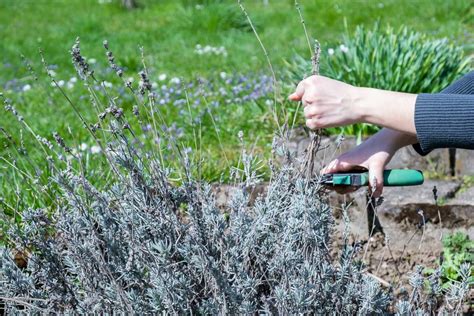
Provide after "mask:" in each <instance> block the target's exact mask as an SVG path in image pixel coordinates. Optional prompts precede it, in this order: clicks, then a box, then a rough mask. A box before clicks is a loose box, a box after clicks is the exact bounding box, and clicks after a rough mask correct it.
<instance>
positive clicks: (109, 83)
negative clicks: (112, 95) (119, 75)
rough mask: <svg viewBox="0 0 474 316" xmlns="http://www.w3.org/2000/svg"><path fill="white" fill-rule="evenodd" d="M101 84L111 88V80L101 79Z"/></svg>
mask: <svg viewBox="0 0 474 316" xmlns="http://www.w3.org/2000/svg"><path fill="white" fill-rule="evenodd" d="M102 85H103V86H104V87H105V88H112V87H113V84H112V82H108V81H102Z"/></svg>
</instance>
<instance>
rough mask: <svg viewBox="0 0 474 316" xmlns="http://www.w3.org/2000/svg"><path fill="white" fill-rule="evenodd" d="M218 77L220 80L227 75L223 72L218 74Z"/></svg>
mask: <svg viewBox="0 0 474 316" xmlns="http://www.w3.org/2000/svg"><path fill="white" fill-rule="evenodd" d="M219 76H220V77H221V78H222V79H225V78H227V74H226V73H225V72H224V71H222V72H221V73H220V74H219Z"/></svg>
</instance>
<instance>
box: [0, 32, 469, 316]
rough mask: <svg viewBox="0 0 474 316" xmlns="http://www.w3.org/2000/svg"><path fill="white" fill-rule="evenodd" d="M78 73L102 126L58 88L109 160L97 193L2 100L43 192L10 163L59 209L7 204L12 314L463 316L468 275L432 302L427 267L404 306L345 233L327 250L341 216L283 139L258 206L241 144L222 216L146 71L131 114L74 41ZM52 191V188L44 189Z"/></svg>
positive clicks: (5, 294)
mask: <svg viewBox="0 0 474 316" xmlns="http://www.w3.org/2000/svg"><path fill="white" fill-rule="evenodd" d="M104 46H105V48H106V50H107V58H108V60H109V62H110V67H111V68H112V69H113V70H114V71H115V72H116V73H117V75H118V76H119V78H122V79H123V78H124V77H123V73H122V72H121V68H120V65H117V64H116V63H115V60H114V59H113V54H112V53H110V48H109V45H108V43H104ZM72 61H73V63H74V66H75V67H76V70H77V71H78V74H79V76H80V77H81V79H82V83H83V84H84V86H85V87H86V89H87V90H88V92H89V100H88V99H86V98H84V99H83V101H81V102H84V103H87V102H90V103H92V106H93V107H94V109H95V110H96V111H97V120H96V121H95V122H88V121H86V120H85V118H84V116H83V115H82V114H81V109H82V108H83V106H84V104H77V103H75V102H73V101H72V100H71V99H70V98H68V96H67V93H66V92H65V90H63V88H61V87H60V86H59V85H57V82H56V80H55V79H54V77H50V79H51V81H52V83H53V85H55V86H56V89H58V90H59V91H60V93H62V94H63V95H64V98H65V100H66V102H68V103H69V106H70V107H71V108H72V110H73V111H75V113H76V115H77V117H78V119H79V120H81V122H83V125H84V128H86V129H87V130H88V132H89V134H90V137H91V139H92V140H93V141H94V142H95V143H96V146H98V147H99V148H101V152H100V153H101V155H103V157H104V164H103V165H102V168H106V170H107V172H108V173H109V174H110V175H109V177H108V179H109V181H108V184H107V185H106V186H102V187H98V186H95V185H94V184H93V183H92V182H91V181H89V179H88V177H87V176H86V174H87V173H86V172H85V170H84V169H85V168H86V165H85V164H84V163H83V161H82V160H81V159H80V157H78V156H77V154H75V153H74V152H73V151H72V150H71V149H70V148H71V144H68V142H67V141H66V140H65V139H64V138H63V137H62V136H61V135H60V134H59V133H54V134H53V135H52V136H51V137H49V139H48V138H46V137H43V136H40V135H37V134H36V133H35V131H34V130H33V129H31V128H30V127H29V125H28V123H27V122H26V121H25V119H24V118H23V117H22V116H21V114H20V113H19V112H18V111H17V110H16V108H15V105H14V104H13V102H12V101H10V100H8V99H4V103H5V108H6V110H7V111H9V112H10V114H11V115H13V117H15V118H16V119H17V120H18V121H19V124H20V125H21V126H22V127H23V130H24V133H28V134H30V135H31V136H32V137H33V138H34V139H36V141H37V144H38V147H39V148H40V150H42V151H43V152H44V156H45V159H46V161H47V162H48V166H49V168H50V169H51V173H52V174H53V176H52V177H50V178H49V179H48V180H47V181H48V182H47V183H41V181H38V180H37V178H36V177H35V175H34V174H32V173H31V172H30V171H27V170H24V169H23V168H22V166H23V165H24V164H27V163H28V161H27V162H24V164H23V162H21V163H20V162H10V163H11V166H12V168H15V170H17V171H18V173H19V175H21V177H22V179H24V181H25V182H27V183H28V184H29V185H30V186H31V189H32V190H34V188H36V190H37V191H36V192H37V197H38V198H43V199H45V200H49V201H50V203H49V204H46V203H43V204H42V205H47V206H44V207H35V206H34V205H31V206H30V207H25V208H24V209H22V210H21V212H20V210H15V206H14V205H7V206H5V205H3V206H2V207H7V208H8V207H9V208H12V209H13V210H15V213H16V214H17V216H21V221H20V222H19V223H14V222H13V220H10V221H11V222H12V223H11V225H9V226H8V231H6V232H5V235H6V236H8V242H7V244H6V245H3V246H2V247H1V248H0V284H1V286H0V300H1V301H2V302H3V304H4V310H5V311H6V312H7V313H19V312H25V313H34V312H42V313H90V312H106V313H113V312H126V313H173V314H179V313H198V314H256V313H259V314H260V313H262V314H295V313H315V314H333V313H336V314H356V313H357V314H361V315H365V314H382V313H384V312H387V311H389V310H390V308H392V307H393V306H396V307H395V308H396V310H397V311H398V312H399V314H401V315H405V314H407V315H408V314H413V313H421V312H422V311H426V312H428V313H433V312H434V311H436V310H438V308H439V306H440V305H441V304H442V303H443V302H446V304H444V305H442V306H443V308H444V310H445V311H447V312H451V311H454V312H458V311H459V310H460V308H461V306H462V302H463V300H464V298H465V297H466V295H467V291H468V289H469V285H470V284H471V283H472V280H471V279H469V277H468V276H469V275H470V273H469V272H467V271H469V269H470V267H469V266H468V265H464V266H462V267H461V269H462V271H460V275H461V276H462V278H461V280H460V281H456V282H453V284H452V286H451V287H450V289H449V290H441V289H440V287H439V281H438V278H439V275H437V274H433V276H431V277H430V279H429V280H428V282H429V284H430V286H429V288H428V292H427V293H428V294H426V293H425V291H423V283H424V278H423V275H422V273H421V272H420V271H421V270H420V269H418V270H417V271H416V272H415V274H414V276H413V277H412V280H411V283H412V287H413V292H412V293H411V295H410V296H408V297H406V299H403V300H402V301H400V302H398V303H397V302H395V301H394V298H393V294H392V292H391V291H387V290H386V289H384V288H382V286H381V284H380V283H379V282H378V281H377V280H376V279H374V278H373V277H372V276H371V275H369V274H367V273H365V272H364V271H365V270H364V265H363V264H362V263H361V262H360V261H356V260H355V257H356V255H357V253H358V252H359V251H360V247H359V246H358V245H351V244H350V243H349V241H348V239H349V238H348V231H347V230H346V231H345V232H344V236H343V238H344V243H343V246H342V248H341V249H340V250H339V251H337V252H335V253H336V254H334V253H333V252H332V251H331V250H332V236H333V235H334V232H335V231H334V217H333V215H332V210H331V208H330V207H329V204H328V203H327V199H326V197H325V194H324V190H323V189H322V185H321V184H320V182H319V180H318V178H317V177H316V178H314V177H308V176H307V174H305V173H302V172H301V170H300V166H301V163H300V162H298V158H297V157H294V155H293V154H292V153H291V152H290V150H289V147H288V146H287V143H286V139H287V135H288V132H287V131H285V128H284V127H282V128H281V129H280V130H281V131H283V133H279V134H278V135H277V137H276V139H275V141H274V142H273V145H272V153H273V155H274V156H275V157H277V156H280V157H283V158H282V159H279V161H280V162H281V163H279V164H277V163H276V162H275V161H276V159H272V160H270V161H269V162H268V164H269V169H270V170H271V175H270V181H269V183H268V186H267V190H266V193H265V194H262V195H260V196H258V197H257V198H256V199H252V191H253V190H254V188H255V186H256V185H257V184H258V183H259V182H260V181H261V174H260V171H259V168H261V166H262V164H264V162H262V161H260V160H259V159H258V157H255V156H254V155H252V153H251V151H250V150H248V149H247V144H246V143H245V138H244V135H243V133H239V135H237V136H238V138H239V139H240V144H241V160H240V162H239V163H238V164H237V165H235V166H233V167H232V169H231V174H232V179H233V182H234V185H235V186H236V187H237V190H236V191H235V192H234V194H233V195H232V197H231V199H230V200H229V201H227V203H226V204H225V205H224V206H223V207H218V206H217V203H216V197H215V195H214V193H213V191H212V189H211V186H210V185H209V184H208V183H205V182H204V181H202V180H200V179H199V177H196V175H197V174H199V166H200V162H199V159H196V157H193V153H192V152H189V151H187V150H185V148H183V146H182V144H180V143H179V142H178V141H177V140H176V138H173V137H169V135H168V134H167V131H168V129H167V128H166V126H163V125H165V124H164V120H163V117H162V115H161V112H160V107H159V106H157V104H156V97H155V95H154V93H153V91H152V90H151V87H150V85H149V74H148V70H147V69H146V67H145V64H144V68H143V70H142V71H140V73H139V77H140V83H139V86H138V88H136V87H134V86H132V85H131V84H129V82H128V81H127V80H125V79H123V85H124V87H126V89H128V91H129V94H130V95H131V96H133V99H134V100H135V102H136V105H135V107H134V108H133V111H132V113H131V114H130V113H127V112H126V111H124V109H123V108H122V107H120V105H119V102H118V97H117V96H115V95H113V94H112V92H111V91H110V90H108V89H107V88H106V87H105V86H104V85H100V87H102V88H101V90H96V89H92V88H91V87H92V86H94V85H96V84H98V83H100V80H99V79H98V78H97V76H98V75H97V74H96V73H95V72H94V71H93V69H92V68H91V67H90V65H88V64H87V61H85V60H84V58H82V54H81V50H80V43H79V41H78V40H77V41H76V43H75V44H74V46H73V49H72ZM44 63H45V68H46V69H47V65H46V62H45V61H44ZM104 100H105V101H104ZM134 121H141V122H144V121H146V122H149V124H151V126H152V128H151V133H153V134H154V135H155V137H159V138H160V139H162V141H163V142H166V143H167V144H166V146H145V145H144V144H142V142H141V141H140V137H139V135H140V133H142V132H143V131H142V130H141V129H140V128H138V129H137V128H135V126H137V124H136V123H135V122H134ZM139 123H140V122H139ZM140 124H141V123H140ZM140 124H138V126H140ZM10 136H11V135H10ZM11 138H12V140H11V142H12V143H17V142H16V140H15V139H14V137H13V136H12V137H11ZM164 150H169V151H170V152H172V153H173V155H174V156H173V157H174V159H175V160H176V161H177V162H178V164H177V165H178V166H179V170H171V169H170V167H169V164H168V163H167V161H166V159H165V158H164V157H165V156H164V154H165V152H164ZM18 159H19V158H18ZM5 160H7V159H5ZM7 161H8V160H7ZM174 166H176V164H175V165H174ZM45 185H49V186H50V187H53V188H55V189H54V190H48V191H44V190H43V189H44V186H45ZM19 198H21V194H19ZM3 221H9V218H8V217H5V216H3ZM443 291H448V292H447V293H448V295H447V296H446V299H445V300H444V298H443V295H442V294H443Z"/></svg>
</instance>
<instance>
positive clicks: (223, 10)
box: [0, 0, 474, 197]
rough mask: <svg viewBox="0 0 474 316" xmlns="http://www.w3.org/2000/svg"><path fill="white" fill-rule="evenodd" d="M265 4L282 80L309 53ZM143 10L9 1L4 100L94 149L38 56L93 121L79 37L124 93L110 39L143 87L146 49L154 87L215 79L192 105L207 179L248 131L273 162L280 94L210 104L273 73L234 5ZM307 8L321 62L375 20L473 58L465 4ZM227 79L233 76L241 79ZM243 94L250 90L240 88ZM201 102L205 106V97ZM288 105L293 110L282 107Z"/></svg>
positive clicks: (286, 14)
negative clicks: (289, 62) (77, 58)
mask: <svg viewBox="0 0 474 316" xmlns="http://www.w3.org/2000/svg"><path fill="white" fill-rule="evenodd" d="M100 2H106V3H100ZM268 2H269V4H268V5H265V4H264V1H260V0H259V1H257V0H255V1H246V2H244V4H245V6H246V8H247V11H248V13H249V15H250V16H251V17H252V20H253V22H254V24H255V26H256V28H257V30H258V33H259V35H260V36H261V40H262V42H263V43H264V44H265V46H266V48H267V50H268V52H269V56H270V59H271V61H272V63H273V65H274V67H275V69H276V72H277V76H278V75H279V74H280V73H281V71H282V69H283V66H284V60H285V59H289V58H291V57H292V56H293V54H294V53H299V54H307V50H308V49H307V43H306V39H305V36H304V33H303V30H302V26H301V23H300V21H299V17H298V14H297V12H296V10H295V7H294V4H293V1H290V0H270V1H268ZM139 3H140V7H139V8H138V9H135V10H131V11H127V10H125V9H123V8H122V7H121V6H120V5H119V4H118V1H112V2H110V3H108V2H107V1H97V0H94V1H92V0H68V1H66V0H63V1H59V0H57V1H16V0H3V1H2V2H1V3H0V38H1V43H0V92H3V94H4V95H5V96H6V97H8V98H10V99H12V100H13V103H14V105H15V106H16V108H17V109H18V111H19V112H20V113H21V115H23V116H24V118H25V120H26V121H27V122H28V124H29V125H30V126H31V127H32V129H33V130H35V131H36V132H37V133H38V134H40V135H42V136H44V137H46V138H48V139H49V140H52V136H51V135H52V132H53V131H58V132H60V133H61V134H62V136H63V137H64V138H65V140H66V142H68V143H69V144H70V145H71V144H72V145H74V146H73V147H75V148H78V147H81V144H82V143H84V144H86V145H87V146H89V147H91V146H92V145H93V144H92V143H91V140H90V137H89V136H88V135H87V133H86V131H85V129H84V128H83V127H82V124H81V123H80V122H79V120H78V119H77V117H76V115H75V114H74V112H73V111H72V109H71V107H70V106H69V105H68V104H67V102H66V101H65V99H64V98H63V96H62V95H61V93H60V92H59V91H58V90H57V89H56V90H55V89H53V88H52V87H51V86H50V82H49V81H48V79H47V78H46V76H45V73H44V70H43V68H42V65H41V61H40V57H39V54H38V48H39V47H40V48H42V50H43V51H44V55H45V57H46V59H47V62H48V64H49V65H50V67H51V68H50V69H52V70H54V72H55V73H56V76H55V78H56V79H57V80H58V81H60V80H63V81H64V85H65V90H66V91H67V93H68V95H69V96H70V98H71V100H72V101H73V102H74V103H76V104H77V105H78V108H79V109H80V111H81V113H82V114H83V115H84V116H85V117H86V119H87V120H89V121H91V122H94V121H96V120H97V113H96V112H95V111H94V109H93V107H92V106H91V104H90V102H89V100H88V98H87V94H86V90H85V88H84V87H81V86H80V85H79V84H75V87H74V89H67V88H66V87H67V85H68V84H71V85H74V82H73V81H72V79H71V78H73V77H77V75H76V74H75V71H74V67H73V66H72V64H71V56H70V53H69V51H70V48H71V46H72V45H73V43H74V40H75V39H76V37H80V39H81V49H82V53H83V55H85V56H87V58H88V60H89V61H90V62H91V64H92V66H93V68H94V69H95V70H96V74H97V77H98V78H99V80H106V81H108V82H110V84H111V85H113V91H114V93H116V94H117V95H121V94H120V93H121V90H120V89H123V88H122V87H123V84H121V82H120V80H119V78H117V77H116V76H114V74H113V73H110V71H108V70H107V59H106V57H105V51H104V48H103V47H102V41H103V40H104V39H107V40H108V42H109V45H110V48H111V50H112V51H113V52H114V55H115V56H116V62H117V64H119V65H120V66H122V67H124V70H125V76H124V77H125V78H128V77H133V78H134V80H135V81H134V82H135V84H136V82H138V75H137V73H138V72H139V71H140V70H141V69H142V60H141V54H140V49H139V47H140V46H143V47H144V57H145V62H146V64H147V66H148V70H149V72H150V79H151V81H153V82H156V86H157V89H159V87H160V86H162V85H166V86H167V87H166V89H169V88H170V87H171V86H172V84H171V83H170V80H173V78H181V79H180V80H184V81H185V82H190V81H192V80H195V79H196V78H199V77H203V78H207V79H209V78H211V79H210V80H211V81H212V80H214V81H212V82H213V83H212V84H211V83H209V82H208V81H204V82H205V83H204V84H203V85H204V86H206V88H207V89H208V91H209V93H210V94H209V100H207V99H205V100H204V101H203V102H201V101H202V98H201V99H200V100H201V101H196V104H194V106H193V108H192V111H191V112H192V113H193V115H192V116H193V117H194V118H196V116H199V115H201V116H200V117H201V118H202V119H201V120H199V122H195V124H197V125H198V126H199V131H200V134H201V137H200V145H199V147H200V148H201V151H203V152H204V153H205V157H206V162H205V168H204V175H203V176H204V178H206V179H208V180H213V181H215V180H219V179H220V178H221V173H222V169H223V167H227V166H228V165H229V164H233V163H234V162H235V161H236V159H238V158H237V157H238V154H239V152H240V145H239V140H238V137H237V133H238V131H240V130H242V131H244V135H245V136H246V139H247V141H248V142H249V144H250V145H255V146H253V147H254V149H255V151H257V152H260V153H268V152H269V149H270V145H271V138H272V132H273V130H274V129H275V124H274V122H273V121H272V119H271V116H270V115H269V113H268V111H267V110H268V102H271V99H273V95H272V93H267V94H268V97H266V96H265V95H260V96H259V97H255V99H252V100H251V101H246V100H245V99H243V100H241V101H242V102H239V103H236V102H234V101H235V99H232V100H230V102H227V103H226V102H224V101H225V100H222V103H223V104H224V105H221V106H216V107H211V104H212V100H214V101H215V100H217V101H219V100H218V98H219V97H215V96H213V95H212V90H213V89H214V90H218V89H219V85H224V86H225V89H228V90H229V91H230V90H231V89H232V86H233V85H234V86H235V84H237V83H238V82H239V80H240V79H238V76H239V75H244V76H247V77H248V76H250V77H251V78H253V77H256V78H262V76H263V75H267V76H268V75H269V71H268V66H267V61H266V59H265V56H264V54H263V53H262V51H261V48H260V46H259V43H258V41H257V40H256V38H255V36H254V34H253V32H252V31H251V29H250V27H249V25H248V23H247V21H246V19H245V17H244V16H243V14H242V12H241V10H240V8H239V7H238V5H237V3H236V2H235V1H217V0H215V1H211V0H209V1H191V0H187V1H186V0H181V1H171V0H160V1H145V0H142V1H139ZM300 4H301V7H302V9H303V14H304V16H305V19H306V25H307V28H308V31H309V33H310V35H311V36H313V37H316V38H318V39H319V40H320V42H321V43H322V47H323V55H322V58H324V52H325V51H327V49H328V48H332V47H336V46H338V45H339V44H341V43H340V40H341V35H342V33H343V32H344V31H345V26H344V25H345V24H346V25H347V29H348V31H349V32H351V31H352V30H353V29H354V28H355V26H356V25H359V24H363V25H366V26H368V27H371V26H372V25H373V24H374V23H375V22H376V21H380V23H381V24H382V25H386V24H389V25H391V26H393V27H395V28H397V27H399V26H402V25H407V26H408V27H410V28H411V29H413V30H415V31H421V32H424V33H427V34H429V35H430V36H432V37H434V38H440V37H448V38H449V39H451V40H452V41H453V42H454V43H456V44H458V45H460V46H463V47H464V49H465V50H466V52H468V53H470V52H472V51H473V49H474V47H473V44H472V33H473V32H472V31H473V30H472V25H473V23H472V22H473V20H472V13H473V9H472V7H470V1H468V0H465V1H462V0H461V1H442V0H417V1H414V0H387V1H349V0H347V1H320V0H318V1H305V0H301V1H300ZM197 45H201V47H202V49H205V47H206V46H207V45H209V46H212V47H215V48H216V49H220V53H219V54H214V53H204V54H199V53H197V49H196V47H197ZM221 47H223V48H221ZM223 50H225V53H223V52H224V51H223ZM21 54H23V55H24V56H25V57H26V58H27V59H28V60H29V62H30V63H31V66H32V68H33V69H34V71H35V72H36V73H37V74H38V76H39V77H40V78H39V80H38V81H35V80H34V78H33V75H32V74H31V72H30V71H29V70H28V67H27V66H26V65H25V63H24V62H23V61H22V58H21V57H20V55H21ZM308 57H309V56H308ZM93 62H94V63H93ZM165 77H166V78H165ZM247 77H246V78H247ZM163 78H164V79H163ZM229 78H234V79H232V80H234V81H232V80H231V79H229ZM207 79H206V80H207ZM226 80H229V81H228V83H225V82H226ZM245 80H249V81H248V82H249V84H250V85H256V84H259V85H260V86H261V84H260V83H259V82H260V81H259V79H257V83H255V82H253V81H252V80H253V79H245ZM245 80H243V81H244V82H247V81H245ZM195 85H197V84H195ZM211 86H212V87H211ZM260 86H259V87H260ZM289 86H290V85H289ZM260 88H261V87H260ZM166 89H165V90H166ZM192 89H194V88H192ZM242 89H244V90H245V89H252V87H250V88H248V87H246V86H245V85H244V84H243V85H242ZM261 90H262V91H263V90H265V89H263V88H261ZM166 91H168V90H166ZM265 91H266V90H265ZM284 92H286V91H284ZM196 93H197V92H196ZM195 98H197V99H199V97H198V96H196V97H195ZM212 98H214V99H212ZM222 98H223V97H222ZM223 99H224V98H223ZM121 101H122V104H121V105H122V106H123V108H124V109H125V111H127V113H129V114H130V112H131V109H132V107H133V105H134V100H133V99H127V98H126V97H124V98H123V99H121ZM283 106H287V104H285V103H283ZM210 108H212V111H211V110H209V109H210ZM203 109H204V112H203ZM162 111H163V113H164V121H165V122H166V124H167V125H169V126H171V125H172V124H173V123H176V124H177V126H178V127H177V129H179V127H180V126H182V128H183V131H179V133H184V134H185V135H187V136H189V135H192V134H193V130H195V129H194V128H193V127H191V125H192V124H191V125H190V124H187V120H188V119H189V117H187V116H186V115H185V114H183V112H182V111H178V110H177V109H176V108H174V107H173V105H172V104H171V103H166V106H164V107H163V108H162ZM209 112H210V113H209ZM206 113H207V114H209V115H207V114H206ZM300 123H301V122H300ZM0 126H1V127H2V128H4V129H5V130H6V131H8V133H10V134H11V135H12V136H13V137H14V139H15V140H16V141H17V142H18V143H21V142H22V141H24V144H25V145H24V147H25V148H26V149H27V151H28V152H29V157H30V159H31V160H32V161H34V162H35V164H38V165H39V166H44V165H45V162H44V155H42V154H41V153H40V152H39V150H38V148H37V145H35V144H36V143H35V142H34V141H32V140H30V139H29V138H28V137H27V136H26V135H25V133H24V132H22V133H21V132H20V129H19V127H18V123H17V122H16V120H15V119H12V116H11V115H10V114H9V113H2V115H1V116H0ZM193 126H195V125H193ZM216 129H217V130H218V131H219V132H218V133H216V132H215V131H216ZM23 139H24V140H23ZM0 140H1V141H2V146H3V149H1V150H0V154H1V155H2V157H3V158H4V159H6V160H7V161H10V162H12V161H15V158H13V156H11V152H12V150H11V145H10V143H9V142H7V140H6V137H5V136H4V135H2V136H0ZM182 141H183V143H185V144H186V146H187V145H189V146H192V145H193V144H195V143H196V142H195V137H194V136H193V137H191V136H189V137H183V139H182ZM224 158H225V159H224ZM87 159H89V158H87ZM6 160H2V162H0V167H1V169H0V175H1V179H2V180H0V181H1V186H0V188H2V189H1V190H2V195H3V196H6V197H8V196H10V195H18V194H19V192H23V189H22V188H23V187H22V183H21V179H19V178H17V177H16V176H13V173H12V167H11V166H10V165H8V164H7V163H6ZM227 161H229V163H227ZM87 163H89V164H94V159H93V158H91V160H90V161H89V160H87ZM93 169H98V168H91V170H93ZM96 177H97V178H99V179H102V178H103V175H102V174H100V173H99V174H98V175H96ZM15 191H17V192H15ZM25 192H26V191H25ZM25 194H27V193H25Z"/></svg>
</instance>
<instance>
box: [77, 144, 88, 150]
mask: <svg viewBox="0 0 474 316" xmlns="http://www.w3.org/2000/svg"><path fill="white" fill-rule="evenodd" d="M87 148H89V146H87V144H86V143H82V144H81V145H80V146H79V150H80V151H86V150H87Z"/></svg>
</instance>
